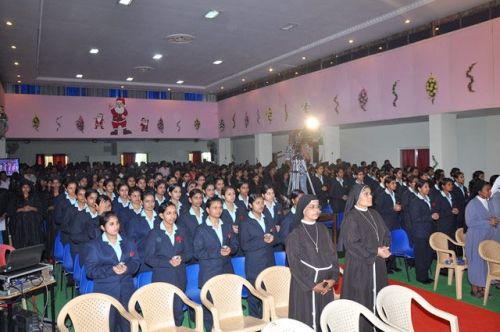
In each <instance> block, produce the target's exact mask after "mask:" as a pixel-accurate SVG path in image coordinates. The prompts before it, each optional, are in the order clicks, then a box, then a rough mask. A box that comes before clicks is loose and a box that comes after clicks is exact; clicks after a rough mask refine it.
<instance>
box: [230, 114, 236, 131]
mask: <svg viewBox="0 0 500 332" xmlns="http://www.w3.org/2000/svg"><path fill="white" fill-rule="evenodd" d="M231 121H233V128H236V113H233V117H232V119H231Z"/></svg>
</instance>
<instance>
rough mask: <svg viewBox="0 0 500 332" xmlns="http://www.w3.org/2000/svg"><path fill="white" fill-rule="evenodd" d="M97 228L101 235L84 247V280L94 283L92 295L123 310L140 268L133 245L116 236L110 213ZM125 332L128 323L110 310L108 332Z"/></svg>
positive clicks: (117, 226) (117, 227)
mask: <svg viewBox="0 0 500 332" xmlns="http://www.w3.org/2000/svg"><path fill="white" fill-rule="evenodd" d="M101 197H104V196H101ZM105 197H107V196H105ZM108 199H109V198H108ZM99 225H100V229H101V231H102V234H101V235H100V236H98V237H97V238H96V239H95V240H93V241H90V242H88V243H87V244H86V245H85V252H86V255H85V256H86V261H85V268H86V271H87V276H88V277H89V278H91V279H93V280H94V292H95V293H103V294H107V295H110V296H112V297H114V298H115V299H117V300H118V301H120V303H121V304H122V305H123V306H124V307H125V308H126V307H127V305H128V301H129V300H130V297H131V296H132V294H133V293H134V291H135V289H134V283H133V279H132V276H133V275H134V274H135V273H136V272H137V270H138V269H139V265H140V261H139V256H138V254H137V249H136V247H135V244H134V242H132V241H129V240H127V238H125V237H122V236H120V234H119V231H120V222H119V221H118V217H117V216H116V214H114V213H113V212H106V213H104V214H103V215H102V216H100V217H99ZM129 330H130V325H129V323H128V322H127V321H126V320H125V319H124V318H122V317H119V315H118V312H117V311H116V310H113V311H112V312H111V314H110V331H121V332H126V331H129Z"/></svg>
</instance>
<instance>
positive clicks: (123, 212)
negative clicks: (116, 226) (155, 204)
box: [117, 207, 139, 234]
mask: <svg viewBox="0 0 500 332" xmlns="http://www.w3.org/2000/svg"><path fill="white" fill-rule="evenodd" d="M117 215H118V220H119V221H120V233H122V234H127V233H128V226H129V223H130V222H131V221H132V220H134V219H135V218H137V216H139V214H138V213H135V211H134V210H133V209H130V208H128V207H122V208H121V209H120V211H119V212H117Z"/></svg>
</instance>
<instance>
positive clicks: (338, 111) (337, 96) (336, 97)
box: [333, 95, 340, 114]
mask: <svg viewBox="0 0 500 332" xmlns="http://www.w3.org/2000/svg"><path fill="white" fill-rule="evenodd" d="M333 102H334V103H335V113H337V114H339V113H340V109H339V108H340V103H339V95H335V98H333Z"/></svg>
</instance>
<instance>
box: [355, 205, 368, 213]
mask: <svg viewBox="0 0 500 332" xmlns="http://www.w3.org/2000/svg"><path fill="white" fill-rule="evenodd" d="M354 208H355V209H356V210H358V211H363V212H366V211H368V208H367V207H365V208H362V207H360V206H357V205H354Z"/></svg>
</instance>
